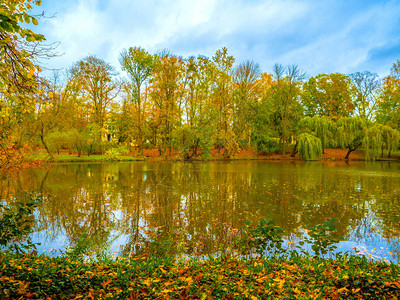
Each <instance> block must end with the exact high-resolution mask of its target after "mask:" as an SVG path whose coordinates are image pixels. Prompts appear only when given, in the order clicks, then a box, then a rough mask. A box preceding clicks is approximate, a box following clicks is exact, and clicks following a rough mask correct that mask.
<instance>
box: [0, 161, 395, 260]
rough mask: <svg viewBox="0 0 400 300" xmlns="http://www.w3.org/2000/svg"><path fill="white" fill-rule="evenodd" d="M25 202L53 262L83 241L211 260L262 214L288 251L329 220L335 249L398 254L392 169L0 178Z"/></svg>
mask: <svg viewBox="0 0 400 300" xmlns="http://www.w3.org/2000/svg"><path fill="white" fill-rule="evenodd" d="M32 194H41V195H43V202H42V204H41V205H40V206H39V207H38V209H37V211H36V213H35V216H36V219H37V220H38V223H37V226H36V227H35V232H34V233H33V234H32V235H31V236H32V239H33V241H34V242H41V245H40V246H38V251H39V252H47V253H52V254H51V255H54V253H57V252H56V251H55V250H62V249H65V248H66V247H68V246H70V245H74V244H75V243H76V242H77V241H79V240H82V236H85V237H90V240H91V242H92V243H93V244H94V245H102V247H103V248H104V247H105V248H107V249H109V250H110V251H112V252H114V253H115V255H127V254H129V253H130V254H134V255H139V254H141V253H144V252H145V251H146V249H147V248H148V247H150V246H154V245H156V246H157V247H158V248H159V249H160V251H163V245H164V244H163V242H162V241H165V240H169V241H170V242H172V243H173V244H174V245H175V247H176V248H178V249H180V251H181V252H182V253H184V254H186V255H191V256H193V255H196V256H204V255H208V254H216V253H219V252H221V251H224V250H226V249H228V248H229V247H230V246H231V244H232V240H233V238H234V237H235V236H236V235H237V233H238V232H239V230H240V229H241V228H242V227H243V226H244V222H246V221H250V222H252V224H255V225H256V224H257V222H258V221H259V220H261V219H265V218H267V217H268V216H269V215H272V216H271V219H272V220H274V221H275V222H276V223H277V224H278V225H279V226H280V227H282V228H283V230H284V232H285V240H286V242H287V244H288V245H289V246H291V245H294V244H296V242H298V241H299V239H301V235H302V233H303V230H302V229H304V228H309V227H311V226H313V225H315V224H317V223H323V222H325V221H327V220H329V219H331V218H335V219H336V220H337V222H338V225H337V233H338V234H339V235H340V236H342V237H344V240H343V241H342V242H340V244H339V250H341V251H347V250H351V249H353V248H354V247H358V249H361V250H363V251H365V252H368V253H370V254H371V255H374V256H377V257H381V258H384V259H388V260H392V261H398V259H399V255H400V239H399V236H400V227H399V224H400V163H396V162H368V163H367V162H352V163H350V164H348V163H345V162H300V161H298V162H297V161H296V162H278V161H277V162H273V161H231V162H219V161H218V162H193V163H184V162H121V163H69V164H59V165H55V166H53V167H51V168H49V169H27V170H23V171H20V172H19V173H17V174H13V175H7V176H6V175H2V177H0V196H1V199H2V200H3V201H5V202H7V203H9V202H10V201H13V199H21V200H23V199H28V198H29V197H30V196H31V195H32Z"/></svg>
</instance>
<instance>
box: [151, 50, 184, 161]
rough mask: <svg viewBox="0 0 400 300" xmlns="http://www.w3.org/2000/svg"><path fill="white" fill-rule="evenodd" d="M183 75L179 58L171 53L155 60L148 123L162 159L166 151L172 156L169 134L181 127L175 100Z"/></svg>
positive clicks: (163, 54) (170, 136)
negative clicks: (178, 125) (178, 126)
mask: <svg viewBox="0 0 400 300" xmlns="http://www.w3.org/2000/svg"><path fill="white" fill-rule="evenodd" d="M183 73H184V67H183V63H182V59H181V58H179V57H177V56H174V55H171V54H170V53H161V54H160V55H159V56H158V57H157V61H156V65H155V67H154V74H153V76H152V78H151V80H150V87H149V88H150V97H151V100H152V111H151V114H152V115H151V117H150V122H151V127H152V131H153V143H154V145H156V146H158V148H159V152H160V155H165V154H166V149H167V148H169V151H170V153H171V151H172V133H173V131H174V129H175V127H176V125H177V124H180V123H181V115H179V111H180V110H179V108H178V102H177V100H178V98H179V95H180V88H181V80H182V77H183Z"/></svg>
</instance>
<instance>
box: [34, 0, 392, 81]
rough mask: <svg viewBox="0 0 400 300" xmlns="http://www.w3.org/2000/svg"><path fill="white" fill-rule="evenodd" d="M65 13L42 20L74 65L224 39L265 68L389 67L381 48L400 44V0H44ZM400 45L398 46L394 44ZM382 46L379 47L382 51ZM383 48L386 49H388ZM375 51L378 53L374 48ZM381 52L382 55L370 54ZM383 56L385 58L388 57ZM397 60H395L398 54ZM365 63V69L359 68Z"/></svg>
mask: <svg viewBox="0 0 400 300" xmlns="http://www.w3.org/2000/svg"><path fill="white" fill-rule="evenodd" d="M42 2H43V3H44V6H45V7H47V8H49V7H53V6H57V7H58V8H59V9H61V10H60V11H58V14H57V18H55V19H52V20H50V21H49V22H45V24H43V25H42V29H43V32H44V33H45V35H46V36H47V38H48V39H50V40H59V41H61V43H62V45H61V48H60V51H61V52H65V56H63V57H61V58H57V59H55V60H54V61H53V62H52V65H55V66H58V67H62V66H64V67H68V66H70V65H71V64H72V63H73V62H74V61H76V60H79V59H81V58H83V57H85V56H86V55H88V54H95V55H97V56H99V57H101V58H103V59H105V60H107V61H108V62H110V63H111V64H113V65H114V66H116V67H118V56H119V53H120V51H121V50H122V49H123V48H128V47H131V46H141V47H144V48H145V49H147V50H148V51H150V52H155V51H157V50H159V49H163V48H170V49H171V50H172V51H173V52H175V53H176V54H178V55H183V56H189V55H198V54H203V55H207V56H212V55H213V54H214V53H215V51H216V50H217V49H219V48H221V47H222V46H227V47H228V50H229V52H230V54H232V55H234V56H235V58H237V61H238V62H240V61H242V60H245V59H253V60H255V61H256V62H259V63H260V64H261V65H262V66H263V69H264V70H265V71H270V70H271V68H272V65H273V63H275V62H280V63H284V64H289V63H296V64H299V66H300V67H302V68H304V69H305V70H306V71H307V72H308V73H310V74H311V75H315V74H316V73H329V72H337V71H339V72H344V73H348V72H354V71H358V70H363V69H368V68H369V67H370V66H374V67H375V68H379V70H374V69H371V71H377V72H383V70H384V68H386V69H387V72H388V69H389V68H390V65H388V62H387V61H388V60H390V59H392V57H390V58H387V59H385V60H384V61H385V65H384V66H383V65H379V63H378V60H379V58H377V57H379V55H383V54H382V53H383V51H386V52H385V53H391V54H390V55H391V56H393V57H394V56H395V55H396V53H393V51H392V52H390V51H389V50H390V49H389V50H387V48H388V45H394V46H396V45H397V44H399V39H398V36H399V35H398V34H399V30H397V31H396V28H398V27H399V20H398V17H397V16H398V15H399V13H400V6H399V4H397V3H396V2H387V3H386V4H379V3H376V2H374V1H372V2H370V1H358V2H357V1H354V2H342V1H334V0H326V1H325V0H324V1H312V0H309V1H295V0H285V1H272V0H270V1H262V0H247V1H246V0H191V1H188V0H176V1H173V0H146V1H139V0H134V1H132V0H110V1H105V0H87V1H84V0H70V1H68V4H66V2H63V1H61V0H58V1H56V0H43V1H42ZM394 46H393V47H394ZM374 49H375V50H374ZM380 49H383V50H380ZM372 52H373V53H374V56H372V55H371V53H372ZM372 57H374V61H369V60H370V59H372ZM380 59H381V61H383V60H382V58H380ZM393 62H394V59H393ZM357 68H359V69H357Z"/></svg>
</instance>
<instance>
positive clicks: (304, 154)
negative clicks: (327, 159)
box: [298, 133, 322, 160]
mask: <svg viewBox="0 0 400 300" xmlns="http://www.w3.org/2000/svg"><path fill="white" fill-rule="evenodd" d="M298 148H299V156H300V157H301V158H302V159H303V160H319V159H321V157H322V143H321V140H320V139H319V138H317V137H316V136H314V135H312V134H309V133H302V134H300V136H299V146H298Z"/></svg>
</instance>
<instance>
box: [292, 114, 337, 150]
mask: <svg viewBox="0 0 400 300" xmlns="http://www.w3.org/2000/svg"><path fill="white" fill-rule="evenodd" d="M299 127H300V128H301V131H305V133H313V134H314V135H315V136H316V137H318V138H319V139H320V140H321V145H322V153H324V150H325V148H327V147H331V146H335V144H336V143H335V138H334V137H335V133H336V123H335V122H333V120H332V119H331V118H328V117H319V116H314V117H305V118H303V119H302V120H301V121H300V123H299Z"/></svg>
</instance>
